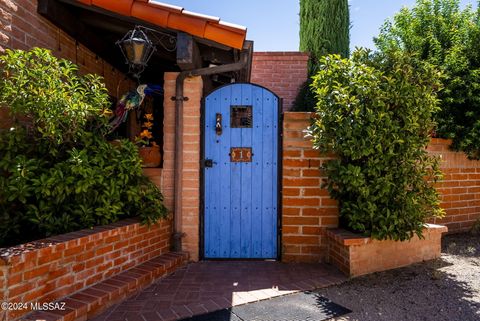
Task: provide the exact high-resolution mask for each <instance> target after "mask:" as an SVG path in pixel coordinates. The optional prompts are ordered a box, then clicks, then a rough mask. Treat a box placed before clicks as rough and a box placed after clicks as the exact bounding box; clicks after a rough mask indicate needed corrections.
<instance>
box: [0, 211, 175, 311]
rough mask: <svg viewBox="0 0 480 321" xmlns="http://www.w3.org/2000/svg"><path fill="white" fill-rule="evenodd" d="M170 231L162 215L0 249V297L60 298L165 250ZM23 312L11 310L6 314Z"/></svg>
mask: <svg viewBox="0 0 480 321" xmlns="http://www.w3.org/2000/svg"><path fill="white" fill-rule="evenodd" d="M170 234H171V224H170V221H167V220H165V221H161V222H160V223H157V224H154V225H152V226H151V227H147V226H142V225H140V224H139V223H137V221H135V220H125V221H122V222H118V223H114V224H111V225H107V226H103V227H95V228H93V229H92V230H82V231H78V232H74V233H68V234H64V235H60V236H56V237H52V238H49V239H46V240H42V241H38V242H32V243H34V244H39V245H40V247H41V248H40V249H35V248H30V249H27V250H25V248H28V246H29V244H32V243H29V244H26V245H20V246H18V247H14V248H10V249H8V251H10V253H6V252H5V251H2V252H0V276H2V277H1V278H0V298H2V296H3V302H6V301H8V302H10V303H15V302H21V303H29V302H51V301H53V300H55V299H59V298H62V297H64V296H67V295H69V294H72V293H74V292H77V291H79V290H81V289H83V288H85V287H88V286H91V285H93V284H96V283H99V282H101V281H103V280H105V279H107V278H109V277H111V276H114V275H117V274H119V273H121V272H123V271H125V270H128V269H130V268H132V267H134V266H137V265H139V264H141V263H143V262H146V261H148V260H150V259H153V258H155V257H157V256H160V255H161V254H164V253H167V252H168V250H169V246H170V244H169V243H170ZM22 248H23V250H21V249H22ZM12 251H13V252H12ZM2 284H3V287H2ZM2 289H3V291H2ZM7 295H8V298H7V297H6V296H7ZM26 312H27V311H16V312H13V311H11V312H9V315H8V317H6V320H13V319H15V318H16V317H17V316H19V315H21V314H24V313H26ZM0 319H1V311H0ZM2 320H3V319H2Z"/></svg>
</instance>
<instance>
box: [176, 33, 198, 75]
mask: <svg viewBox="0 0 480 321" xmlns="http://www.w3.org/2000/svg"><path fill="white" fill-rule="evenodd" d="M177 65H178V66H179V67H180V69H181V70H192V69H197V68H201V67H203V66H202V57H201V55H200V50H199V49H198V45H197V44H196V42H195V40H194V39H193V37H192V36H190V35H188V34H186V33H183V32H179V33H178V34H177Z"/></svg>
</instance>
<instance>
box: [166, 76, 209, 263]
mask: <svg viewBox="0 0 480 321" xmlns="http://www.w3.org/2000/svg"><path fill="white" fill-rule="evenodd" d="M177 75H178V73H165V84H164V91H165V102H164V161H163V190H164V195H165V201H166V204H167V207H168V208H169V209H173V207H174V203H173V201H174V198H173V195H174V172H175V166H174V165H175V164H174V161H175V102H174V101H172V100H171V99H170V98H171V97H173V96H175V80H176V78H177ZM202 93H203V83H202V78H201V77H192V78H187V79H185V83H184V93H183V95H184V96H185V97H188V100H186V101H184V103H183V144H182V148H181V150H182V156H183V164H182V168H183V170H182V191H181V196H180V197H181V203H180V204H181V213H182V217H181V232H183V233H185V237H184V238H183V242H182V243H183V250H184V251H188V252H189V253H190V259H191V260H193V261H197V260H198V255H199V253H198V250H199V225H200V221H199V217H200V107H201V99H202Z"/></svg>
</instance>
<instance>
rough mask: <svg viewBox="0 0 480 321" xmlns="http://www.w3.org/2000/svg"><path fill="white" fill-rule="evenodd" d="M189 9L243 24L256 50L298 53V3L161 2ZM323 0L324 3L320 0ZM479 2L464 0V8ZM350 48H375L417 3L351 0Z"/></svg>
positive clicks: (277, 0) (274, 0) (275, 0)
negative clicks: (381, 33)
mask: <svg viewBox="0 0 480 321" xmlns="http://www.w3.org/2000/svg"><path fill="white" fill-rule="evenodd" d="M160 1H162V2H166V3H169V4H174V5H178V6H181V7H184V8H185V9H186V10H189V11H195V12H199V13H203V14H208V15H213V16H218V17H220V18H222V20H224V21H228V22H232V23H236V24H240V25H244V26H246V27H247V28H248V35H247V38H248V39H251V40H254V41H255V50H256V51H296V50H298V43H299V40H298V29H299V16H298V12H299V0H241V1H232V0H203V1H199V0H160ZM319 1H321V0H319ZM476 2H477V1H476V0H461V3H462V6H465V5H467V4H472V5H476ZM349 3H350V6H351V7H350V20H351V23H352V29H351V30H350V36H351V46H350V47H351V48H354V47H356V46H363V47H369V48H373V42H372V38H373V37H374V36H375V35H377V34H378V30H379V29H380V26H381V25H382V23H383V22H384V21H385V19H387V18H389V17H392V16H393V15H394V14H395V13H396V12H398V10H400V8H401V7H403V6H412V5H413V4H414V3H415V0H349Z"/></svg>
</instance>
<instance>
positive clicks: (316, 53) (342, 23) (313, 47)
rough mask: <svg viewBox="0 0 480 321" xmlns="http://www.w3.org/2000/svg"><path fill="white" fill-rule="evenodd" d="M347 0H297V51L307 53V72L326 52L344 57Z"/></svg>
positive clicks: (347, 40) (347, 35)
mask: <svg viewBox="0 0 480 321" xmlns="http://www.w3.org/2000/svg"><path fill="white" fill-rule="evenodd" d="M349 45H350V14H349V9H348V0H329V1H319V0H300V50H301V51H307V52H309V53H310V55H311V56H310V65H309V67H310V68H309V74H310V75H313V74H315V72H316V71H317V66H318V62H319V59H320V58H321V57H322V56H325V55H328V54H339V55H341V56H342V57H345V58H346V57H348V55H349V52H350V49H349Z"/></svg>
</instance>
